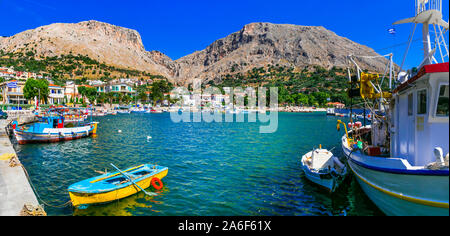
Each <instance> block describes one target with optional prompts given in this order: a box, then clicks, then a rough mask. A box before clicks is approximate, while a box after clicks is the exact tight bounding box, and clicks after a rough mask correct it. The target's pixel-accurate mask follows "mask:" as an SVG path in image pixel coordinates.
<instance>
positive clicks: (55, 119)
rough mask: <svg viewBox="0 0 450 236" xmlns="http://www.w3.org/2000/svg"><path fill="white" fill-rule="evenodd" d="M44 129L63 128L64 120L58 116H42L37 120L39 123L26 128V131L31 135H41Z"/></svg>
mask: <svg viewBox="0 0 450 236" xmlns="http://www.w3.org/2000/svg"><path fill="white" fill-rule="evenodd" d="M46 128H58V129H60V128H64V118H62V117H60V116H44V117H40V118H39V122H36V123H33V124H32V125H30V126H28V129H26V131H28V132H32V133H42V132H43V131H44V129H46Z"/></svg>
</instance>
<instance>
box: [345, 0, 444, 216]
mask: <svg viewBox="0 0 450 236" xmlns="http://www.w3.org/2000/svg"><path fill="white" fill-rule="evenodd" d="M441 6H442V5H441V4H440V1H430V2H428V1H420V0H417V1H416V16H415V17H412V18H408V19H405V20H401V21H398V22H396V23H407V22H411V23H414V24H423V28H422V31H423V32H422V33H423V39H424V40H425V42H424V44H423V46H424V52H425V55H424V59H423V62H422V63H421V65H419V67H418V72H417V73H416V74H411V77H409V76H406V75H407V73H405V72H400V74H399V81H398V82H399V84H398V86H397V87H396V88H395V89H394V90H393V91H392V93H391V94H388V93H385V92H382V91H381V87H377V86H374V85H373V84H372V86H373V87H370V86H369V87H368V88H369V90H370V89H372V90H375V91H376V93H371V94H370V93H365V92H364V93H362V96H366V95H371V96H372V97H374V98H375V99H374V102H373V103H372V104H371V105H373V104H376V106H379V108H384V111H385V114H386V115H384V116H378V115H374V116H373V117H372V123H371V125H370V126H365V127H361V128H359V129H353V130H351V131H349V132H348V133H347V134H346V135H344V136H343V137H342V140H341V142H342V150H343V152H344V153H345V155H346V156H347V158H348V165H349V167H350V169H351V171H352V172H353V174H354V175H355V176H356V179H357V181H358V183H359V184H360V185H361V188H362V189H363V191H364V192H365V193H366V194H367V196H368V197H369V198H370V199H371V200H372V201H373V202H374V203H375V205H377V206H378V208H380V209H381V210H382V211H383V212H384V213H385V214H387V215H447V216H448V215H449V154H448V153H449V64H448V57H447V62H445V61H442V62H441V63H437V60H436V58H438V59H444V58H445V56H442V57H436V58H435V57H434V55H433V54H434V53H435V52H439V51H441V50H446V52H444V54H446V55H448V47H447V46H445V47H444V46H442V45H441V46H442V47H440V46H439V45H437V44H432V43H431V41H430V40H431V39H430V35H429V31H428V28H429V26H430V25H432V26H433V28H435V29H437V28H439V29H440V30H441V28H444V29H446V30H448V23H447V22H445V21H443V20H442V19H441V18H442V11H441V9H440V7H441ZM414 29H415V27H414ZM440 30H435V33H436V34H438V35H437V36H435V38H440V42H441V43H445V42H444V41H443V40H441V39H444V37H442V35H439V32H442V31H440ZM431 45H434V47H435V48H431ZM436 48H438V49H437V50H436ZM358 76H359V75H358ZM364 76H367V75H364ZM361 78H363V73H361ZM377 78H378V77H377ZM361 81H363V79H361ZM369 81H372V82H374V83H375V81H376V80H375V79H374V80H370V79H369ZM363 90H364V89H363V88H362V87H361V91H363ZM371 96H369V97H371ZM372 114H375V113H372Z"/></svg>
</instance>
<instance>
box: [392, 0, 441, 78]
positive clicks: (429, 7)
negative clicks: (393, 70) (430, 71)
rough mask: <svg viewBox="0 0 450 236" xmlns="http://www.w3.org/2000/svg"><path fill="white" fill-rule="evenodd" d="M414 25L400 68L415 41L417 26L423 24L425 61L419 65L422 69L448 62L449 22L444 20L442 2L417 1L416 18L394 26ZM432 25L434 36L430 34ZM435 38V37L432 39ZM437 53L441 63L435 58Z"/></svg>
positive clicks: (431, 0) (430, 0)
mask: <svg viewBox="0 0 450 236" xmlns="http://www.w3.org/2000/svg"><path fill="white" fill-rule="evenodd" d="M404 23H414V28H413V30H412V32H411V35H410V37H409V42H408V47H407V48H406V52H405V55H404V58H403V61H402V65H401V68H400V72H401V69H402V68H403V64H404V61H405V58H406V56H407V54H408V51H409V47H410V46H411V42H412V40H413V35H414V31H415V29H416V26H417V24H422V40H423V41H422V42H423V46H422V47H423V60H422V62H421V63H420V65H419V68H418V69H420V68H421V67H422V66H424V65H429V64H433V63H441V62H445V60H446V58H447V60H448V57H449V53H448V46H447V43H446V40H445V33H446V32H447V31H448V29H449V26H448V22H446V21H444V20H443V16H442V0H415V16H414V17H411V18H407V19H403V20H399V21H396V22H394V23H393V24H394V25H397V24H404ZM430 25H431V26H432V29H433V30H434V31H432V32H434V34H430ZM431 36H433V37H431ZM436 51H438V52H439V55H440V57H438V59H440V61H438V60H437V59H436V57H435V54H436Z"/></svg>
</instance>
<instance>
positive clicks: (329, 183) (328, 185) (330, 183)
mask: <svg viewBox="0 0 450 236" xmlns="http://www.w3.org/2000/svg"><path fill="white" fill-rule="evenodd" d="M302 168H303V172H304V173H305V176H306V178H307V179H308V180H310V181H311V182H313V183H316V184H318V185H320V186H322V187H324V188H325V189H326V190H328V191H330V192H333V191H334V188H335V187H334V186H335V181H334V179H333V178H330V179H324V178H321V177H320V174H318V173H314V172H311V171H310V170H309V169H308V168H307V167H306V166H305V165H303V164H302Z"/></svg>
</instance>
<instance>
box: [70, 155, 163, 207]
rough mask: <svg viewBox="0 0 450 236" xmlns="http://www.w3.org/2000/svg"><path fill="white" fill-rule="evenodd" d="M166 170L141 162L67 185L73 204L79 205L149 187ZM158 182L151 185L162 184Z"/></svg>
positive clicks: (118, 196)
mask: <svg viewBox="0 0 450 236" xmlns="http://www.w3.org/2000/svg"><path fill="white" fill-rule="evenodd" d="M168 170H169V169H168V168H167V167H163V166H158V165H151V164H143V165H139V166H136V167H132V168H129V169H127V170H124V171H122V173H121V172H120V171H117V172H112V173H106V174H103V175H100V176H97V177H93V178H90V179H86V180H83V181H80V182H78V183H75V184H72V185H71V186H69V188H68V191H69V195H70V199H71V201H72V205H73V206H75V207H81V206H87V205H91V204H98V203H106V202H111V201H114V200H118V199H121V198H125V197H128V196H130V195H133V194H135V193H137V192H139V191H141V189H146V188H148V187H150V185H152V181H157V182H160V180H161V179H162V178H164V177H165V176H166V175H167V172H168ZM124 174H126V175H127V176H124ZM130 180H131V181H130ZM159 184H160V185H156V184H153V186H154V187H158V186H162V183H161V182H160V183H159ZM136 185H138V186H136ZM144 192H145V191H144Z"/></svg>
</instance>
